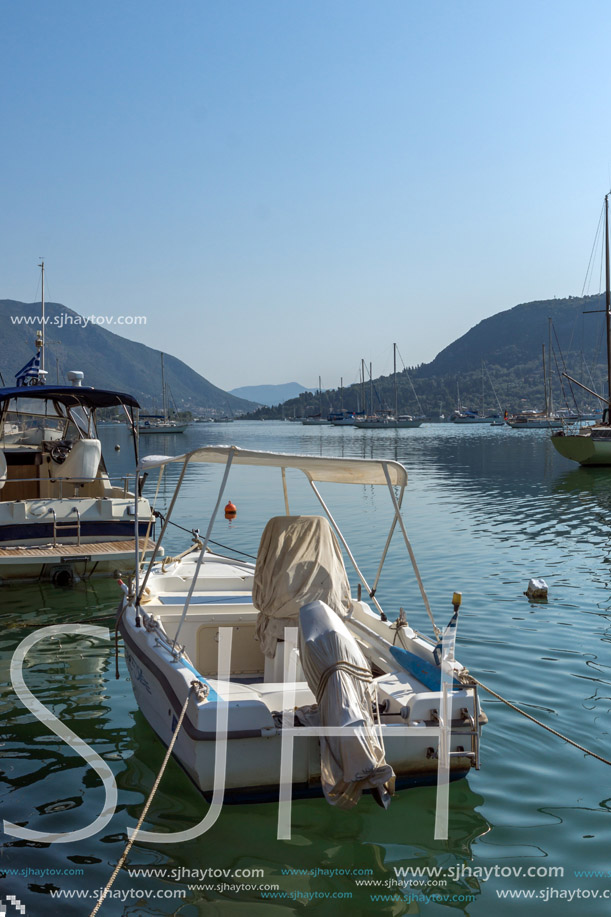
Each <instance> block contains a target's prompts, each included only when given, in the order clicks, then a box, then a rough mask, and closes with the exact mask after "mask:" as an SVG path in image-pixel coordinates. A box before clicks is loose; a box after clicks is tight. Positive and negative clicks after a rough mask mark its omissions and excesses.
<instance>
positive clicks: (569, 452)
mask: <svg viewBox="0 0 611 917" xmlns="http://www.w3.org/2000/svg"><path fill="white" fill-rule="evenodd" d="M552 443H553V444H554V446H555V448H556V450H557V451H558V452H559V453H560V455H563V456H564V458H567V459H570V460H571V461H573V462H579V464H580V465H611V439H595V438H593V437H592V436H591V435H588V434H582V433H577V434H574V435H568V436H552Z"/></svg>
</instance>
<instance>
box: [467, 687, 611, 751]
mask: <svg viewBox="0 0 611 917" xmlns="http://www.w3.org/2000/svg"><path fill="white" fill-rule="evenodd" d="M461 674H463V673H461ZM468 679H471V681H474V682H475V684H477V685H479V686H480V688H483V689H484V691H487V692H488V694H492V696H493V697H496V699H497V700H500V701H502V702H503V703H504V704H507V706H508V707H511V709H512V710H515V711H516V713H521V714H522V716H525V717H526V719H527V720H530V721H531V722H533V723H536V725H537V726H541V727H542V728H543V729H547V731H548V732H551V733H552V735H555V736H557V737H558V738H559V739H562V740H563V741H564V742H568V743H569V745H573V746H574V747H575V748H578V749H579V751H582V752H584V754H586V755H591V757H592V758H596V759H597V760H598V761H602V763H603V764H608V765H610V766H611V761H609V760H608V758H603V757H602V755H599V754H597V753H596V752H595V751H590V749H589V748H585V747H584V746H583V745H580V744H579V742H574V741H573V739H569V737H568V736H565V735H563V734H562V733H561V732H558V730H557V729H552V727H551V726H547V725H546V724H545V723H542V722H541V720H538V719H537V718H536V717H534V716H531V714H530V713H526V711H525V710H522V709H521V708H520V707H516V705H515V704H512V703H511V701H508V700H507V698H506V697H502V696H501V695H500V694H497V693H496V691H493V690H492V688H489V687H488V685H485V684H483V682H481V681H479V679H478V678H476V677H475V675H472V674H471V673H470V672H465V673H464V676H463V683H465V684H468Z"/></svg>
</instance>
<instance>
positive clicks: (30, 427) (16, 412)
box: [0, 398, 91, 446]
mask: <svg viewBox="0 0 611 917" xmlns="http://www.w3.org/2000/svg"><path fill="white" fill-rule="evenodd" d="M90 420H91V418H90V417H89V416H88V414H87V412H85V411H84V409H82V408H77V409H71V410H70V412H69V413H66V410H65V408H64V407H63V406H62V405H60V404H58V403H57V402H53V401H43V402H42V403H41V401H40V399H34V398H32V399H31V400H30V399H28V398H19V400H12V401H10V402H9V404H8V408H7V410H6V413H5V414H4V416H3V417H2V421H1V423H0V445H3V446H9V445H10V446H40V445H41V444H42V443H43V442H54V441H57V440H76V439H80V438H81V437H83V436H87V435H88V430H89V427H90Z"/></svg>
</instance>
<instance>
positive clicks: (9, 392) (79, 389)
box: [0, 385, 140, 408]
mask: <svg viewBox="0 0 611 917" xmlns="http://www.w3.org/2000/svg"><path fill="white" fill-rule="evenodd" d="M16 398H27V399H28V400H31V399H39V400H41V401H58V402H59V403H60V404H64V405H66V406H67V407H70V406H72V407H74V406H78V405H80V406H83V407H87V408H111V407H117V406H118V405H121V404H124V405H127V406H128V407H132V408H139V407H140V405H139V404H138V402H137V401H136V399H135V398H134V397H133V395H127V394H125V393H124V392H112V391H109V390H108V389H103V388H93V387H92V386H90V385H78V386H76V385H19V386H15V387H13V388H0V404H2V403H3V402H5V401H11V400H13V399H16Z"/></svg>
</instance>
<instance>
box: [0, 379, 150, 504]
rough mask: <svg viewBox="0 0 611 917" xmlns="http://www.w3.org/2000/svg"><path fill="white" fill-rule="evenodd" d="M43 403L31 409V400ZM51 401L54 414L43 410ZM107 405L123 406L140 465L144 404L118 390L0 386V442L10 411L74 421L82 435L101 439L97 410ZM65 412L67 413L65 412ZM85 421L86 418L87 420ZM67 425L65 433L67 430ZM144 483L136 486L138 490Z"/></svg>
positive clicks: (84, 387)
mask: <svg viewBox="0 0 611 917" xmlns="http://www.w3.org/2000/svg"><path fill="white" fill-rule="evenodd" d="M20 399H23V400H24V401H27V402H30V404H28V405H27V407H28V410H25V411H23V410H20V409H19V401H20ZM36 401H40V402H41V411H40V412H36V413H35V412H34V411H32V410H31V402H36ZM48 403H51V404H52V405H53V411H54V413H53V415H51V414H49V413H48V412H45V411H44V410H42V407H43V406H46V405H47V404H48ZM107 407H122V408H123V411H124V413H125V417H126V419H127V424H128V427H129V429H130V433H131V438H132V443H133V448H134V458H135V462H136V466H138V462H139V449H138V411H139V408H140V405H139V403H138V401H136V399H135V398H134V397H133V395H128V394H126V393H125V392H115V391H112V390H110V389H98V388H93V387H92V386H85V385H82V386H81V385H44V384H43V385H41V384H38V385H20V386H13V387H11V388H0V443H1V442H2V438H3V437H2V432H3V429H4V425H5V423H6V421H7V420H8V417H9V415H10V414H24V415H27V416H31V417H38V418H40V417H45V418H48V417H51V416H55V417H58V418H63V419H64V420H65V421H66V424H68V423H70V422H71V423H73V424H74V426H75V427H76V430H77V432H78V435H79V436H80V437H81V438H89V437H94V438H98V433H97V424H96V410H97V409H99V408H107ZM62 411H63V412H62ZM84 421H86V422H85V423H84ZM67 429H68V428H67V425H66V426H65V427H64V434H65V433H66V432H67ZM140 490H141V485H140V484H138V486H137V487H136V493H138V491H140Z"/></svg>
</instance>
